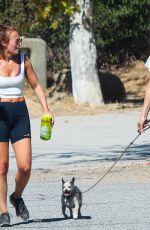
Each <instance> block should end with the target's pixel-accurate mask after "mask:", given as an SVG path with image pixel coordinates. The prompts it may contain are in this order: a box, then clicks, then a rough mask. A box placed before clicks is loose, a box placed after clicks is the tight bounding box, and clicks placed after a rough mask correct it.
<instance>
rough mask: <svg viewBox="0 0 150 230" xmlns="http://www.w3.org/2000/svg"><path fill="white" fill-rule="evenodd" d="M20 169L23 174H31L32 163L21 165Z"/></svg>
mask: <svg viewBox="0 0 150 230" xmlns="http://www.w3.org/2000/svg"><path fill="white" fill-rule="evenodd" d="M18 170H19V172H20V173H22V174H25V175H30V172H31V165H30V164H26V165H22V166H21V167H18Z"/></svg>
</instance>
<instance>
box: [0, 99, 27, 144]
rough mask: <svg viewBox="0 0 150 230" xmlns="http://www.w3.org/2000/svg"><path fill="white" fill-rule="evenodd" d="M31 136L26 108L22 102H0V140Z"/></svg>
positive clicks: (17, 139) (5, 140) (14, 139)
mask: <svg viewBox="0 0 150 230" xmlns="http://www.w3.org/2000/svg"><path fill="white" fill-rule="evenodd" d="M24 138H31V128H30V120H29V114H28V109H27V106H26V103H25V101H23V102H14V103H11V102H0V142H8V141H9V140H10V141H11V143H12V144H13V143H15V142H16V141H19V140H22V139H24Z"/></svg>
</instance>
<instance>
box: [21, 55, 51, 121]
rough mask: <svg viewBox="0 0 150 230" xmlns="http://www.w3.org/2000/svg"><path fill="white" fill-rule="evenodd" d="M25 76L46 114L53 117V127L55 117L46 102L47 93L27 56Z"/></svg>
mask: <svg viewBox="0 0 150 230" xmlns="http://www.w3.org/2000/svg"><path fill="white" fill-rule="evenodd" d="M25 75H26V78H27V80H28V82H29V84H30V85H31V87H32V89H33V91H34V92H35V94H36V96H37V98H38V100H39V102H40V104H41V106H42V108H43V111H44V113H49V114H51V115H52V125H53V124H54V116H53V113H52V111H50V110H49V108H48V105H47V100H46V96H45V92H44V90H43V88H42V86H41V85H40V83H39V81H38V79H37V76H36V73H35V72H34V69H33V67H32V63H31V61H30V59H29V58H28V57H27V56H25Z"/></svg>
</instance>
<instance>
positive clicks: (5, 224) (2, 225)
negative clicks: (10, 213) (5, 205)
mask: <svg viewBox="0 0 150 230" xmlns="http://www.w3.org/2000/svg"><path fill="white" fill-rule="evenodd" d="M0 227H10V224H8V223H3V224H1V225H0Z"/></svg>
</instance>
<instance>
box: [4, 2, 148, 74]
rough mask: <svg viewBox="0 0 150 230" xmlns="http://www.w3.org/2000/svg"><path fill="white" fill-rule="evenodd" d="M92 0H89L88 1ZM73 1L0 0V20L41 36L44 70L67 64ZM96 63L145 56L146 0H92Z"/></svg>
mask: <svg viewBox="0 0 150 230" xmlns="http://www.w3.org/2000/svg"><path fill="white" fill-rule="evenodd" d="M91 1H92V0H91ZM75 3H76V1H75V0H47V1H46V0H0V23H5V24H12V25H13V26H16V27H17V28H18V29H19V31H20V34H21V35H22V36H26V37H41V38H42V39H44V40H45V41H46V42H47V44H48V47H50V49H49V51H50V52H49V53H48V69H49V70H50V71H51V72H55V71H57V70H59V69H62V68H65V67H67V66H69V65H70V64H69V63H70V62H69V51H68V49H69V18H70V16H72V15H73V13H74V11H75V10H79V8H78V6H76V5H75ZM93 13H94V14H93V16H94V18H93V31H94V36H95V39H96V46H97V53H98V65H99V66H100V67H102V66H104V65H106V64H116V63H117V64H119V63H123V62H125V61H128V60H130V59H131V58H143V59H144V58H146V57H147V56H148V55H149V54H148V52H149V49H150V41H149V39H150V1H148V0H147V1H146V0H143V1H142V0H141V1H138V0H133V1H131V0H107V1H106V0H93Z"/></svg>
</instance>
